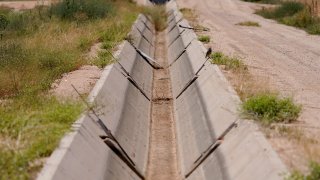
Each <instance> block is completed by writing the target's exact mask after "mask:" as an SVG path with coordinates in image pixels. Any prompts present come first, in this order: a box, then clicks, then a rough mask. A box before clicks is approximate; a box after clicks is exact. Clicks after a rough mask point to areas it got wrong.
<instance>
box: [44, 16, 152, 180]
mask: <svg viewBox="0 0 320 180" xmlns="http://www.w3.org/2000/svg"><path fill="white" fill-rule="evenodd" d="M143 20H144V21H145V20H146V18H144V17H143V16H142V15H140V16H139V18H138V20H137V21H136V23H135V24H141V22H142V21H143ZM142 26H145V25H144V23H142ZM145 31H149V30H148V29H147V28H143V30H142V34H143V33H144V32H145ZM131 33H136V36H137V40H136V41H135V43H136V44H135V45H136V46H137V48H139V49H141V50H143V51H144V52H145V53H146V54H148V55H150V56H151V57H153V54H151V53H152V52H153V50H150V49H152V48H153V47H152V46H150V45H147V44H146V43H145V42H146V41H145V40H143V38H142V37H141V34H138V33H139V32H138V33H137V32H131ZM118 59H119V62H120V63H121V64H122V65H123V67H124V68H125V69H126V70H127V71H128V72H129V73H130V75H131V77H132V78H133V79H134V80H135V81H136V82H137V84H138V86H139V87H141V89H143V91H145V92H146V94H147V96H149V97H151V90H152V88H151V87H152V74H153V69H152V68H151V67H150V66H149V65H148V64H147V63H146V62H145V61H144V60H142V59H141V56H140V55H139V54H138V53H137V52H136V50H135V49H134V48H133V47H132V46H131V45H130V43H128V42H125V43H124V45H123V46H122V50H121V52H120V54H119V55H118ZM123 74H124V72H123V71H122V70H121V68H120V65H119V64H117V63H116V64H114V65H110V66H107V67H106V68H105V70H104V72H103V75H102V78H101V79H100V80H99V81H98V83H97V84H96V86H95V88H94V90H93V91H92V93H91V94H90V96H89V100H90V102H93V104H94V105H95V110H96V111H97V113H98V114H99V117H100V118H101V119H102V121H103V123H104V124H105V125H106V126H108V128H109V129H110V130H111V131H112V133H113V134H114V136H115V137H116V138H117V140H118V141H119V143H120V144H121V145H122V147H123V148H124V149H125V150H126V152H127V153H128V155H129V156H130V158H131V159H132V160H133V161H134V163H135V164H136V167H137V169H138V170H139V171H140V172H141V173H142V174H143V175H144V174H145V172H146V166H147V159H148V151H149V125H150V108H151V103H150V101H149V100H147V99H146V97H144V96H143V95H142V94H141V93H140V91H139V90H138V89H137V88H136V87H134V86H133V85H132V84H131V83H130V82H129V81H128V80H127V78H126V77H125V76H124V75H123ZM74 126H75V128H74V132H72V133H70V134H68V135H67V136H66V137H65V138H63V140H62V141H61V144H60V146H59V147H58V148H57V150H55V151H54V153H53V154H52V156H51V157H50V158H49V160H48V161H47V163H46V165H45V167H44V169H43V170H42V171H41V173H40V174H39V176H38V179H77V180H79V179H119V180H120V179H140V178H139V177H138V176H137V175H136V174H135V173H134V172H133V171H132V170H131V169H130V168H128V166H127V165H126V164H125V163H123V161H121V159H120V158H119V157H117V156H116V155H115V153H114V152H112V151H111V150H110V148H109V147H108V146H107V145H106V144H105V143H104V142H103V141H102V139H101V138H100V137H99V136H101V135H105V133H104V132H103V131H102V130H101V129H100V127H99V126H98V125H97V124H95V123H94V122H93V121H92V120H91V119H90V118H89V117H88V116H87V115H84V116H83V117H82V118H81V119H80V120H78V121H77V122H76V123H75V125H74Z"/></svg>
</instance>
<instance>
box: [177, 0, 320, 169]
mask: <svg viewBox="0 0 320 180" xmlns="http://www.w3.org/2000/svg"><path fill="white" fill-rule="evenodd" d="M177 2H178V5H179V7H180V8H184V7H185V8H191V9H194V10H195V11H196V12H197V14H198V15H199V22H201V25H203V26H206V27H208V28H210V29H211V31H210V32H209V34H210V36H211V37H212V41H213V42H212V43H210V44H209V46H212V47H213V49H214V50H215V51H222V52H224V53H226V54H228V55H236V56H239V57H241V58H243V60H244V61H245V63H246V64H247V65H248V66H249V70H250V72H251V73H252V74H253V75H255V76H261V77H266V78H268V79H269V82H270V86H271V87H272V88H274V89H277V90H278V91H280V93H281V94H283V95H289V96H292V97H293V98H294V100H295V101H296V102H298V103H300V104H302V105H303V112H302V114H301V116H300V118H299V123H298V124H299V125H298V126H301V127H304V128H305V129H304V132H305V133H306V134H308V135H309V136H312V137H313V138H314V139H315V140H317V139H319V135H320V36H313V35H308V34H307V33H306V32H304V31H303V30H299V29H296V28H294V27H289V26H285V25H281V24H278V23H277V22H275V21H273V20H267V19H264V18H263V17H260V16H258V15H255V14H253V12H254V9H257V8H259V7H258V6H260V5H256V4H254V3H247V2H243V1H239V0H198V1H194V0H177ZM243 21H255V22H258V23H259V24H260V25H261V27H246V26H236V25H235V24H237V23H239V22H243ZM269 140H270V142H271V143H272V145H273V146H274V148H275V149H276V151H277V152H278V154H279V155H280V157H281V158H282V159H283V161H284V162H285V163H286V164H287V165H288V167H290V168H291V169H299V170H302V171H306V167H307V165H308V163H309V160H310V159H311V158H312V159H313V157H308V155H306V154H305V153H304V152H303V151H300V150H299V149H300V148H301V147H297V146H296V145H295V144H294V143H292V142H289V141H287V139H281V138H280V139H278V138H272V137H271V138H270V139H269ZM317 143H318V145H319V142H317ZM318 150H320V149H318ZM317 158H319V157H317ZM316 160H319V159H316Z"/></svg>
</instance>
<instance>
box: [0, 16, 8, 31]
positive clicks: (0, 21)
mask: <svg viewBox="0 0 320 180" xmlns="http://www.w3.org/2000/svg"><path fill="white" fill-rule="evenodd" d="M8 24H9V20H8V18H7V16H5V15H4V14H0V31H4V30H5V29H6V28H7V26H8Z"/></svg>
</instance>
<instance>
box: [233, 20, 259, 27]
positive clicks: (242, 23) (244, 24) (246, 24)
mask: <svg viewBox="0 0 320 180" xmlns="http://www.w3.org/2000/svg"><path fill="white" fill-rule="evenodd" d="M236 25H240V26H255V27H260V24H259V23H257V22H253V21H244V22H240V23H238V24H236Z"/></svg>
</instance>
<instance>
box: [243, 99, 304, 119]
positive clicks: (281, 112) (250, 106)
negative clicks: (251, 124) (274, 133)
mask: <svg viewBox="0 0 320 180" xmlns="http://www.w3.org/2000/svg"><path fill="white" fill-rule="evenodd" d="M242 110H243V113H244V114H245V115H246V116H248V117H249V118H253V119H255V120H259V121H261V122H262V123H264V124H271V123H274V122H292V121H295V120H297V118H298V116H299V113H300V111H301V106H298V105H295V104H294V103H293V100H292V99H291V98H279V97H278V96H277V95H275V94H270V93H265V94H258V95H254V96H252V97H250V98H248V99H246V100H245V101H244V102H243V104H242Z"/></svg>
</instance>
